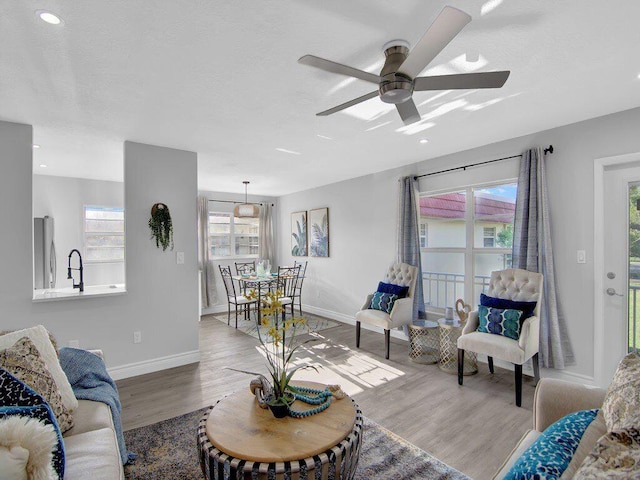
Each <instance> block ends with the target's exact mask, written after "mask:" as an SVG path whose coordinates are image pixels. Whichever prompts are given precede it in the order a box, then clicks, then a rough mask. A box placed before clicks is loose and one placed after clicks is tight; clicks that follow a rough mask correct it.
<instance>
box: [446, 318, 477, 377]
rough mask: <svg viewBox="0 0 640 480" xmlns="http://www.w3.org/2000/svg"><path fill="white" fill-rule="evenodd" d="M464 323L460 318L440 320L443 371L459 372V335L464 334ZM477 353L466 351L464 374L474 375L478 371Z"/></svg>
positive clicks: (453, 373)
mask: <svg viewBox="0 0 640 480" xmlns="http://www.w3.org/2000/svg"><path fill="white" fill-rule="evenodd" d="M463 327H464V325H462V324H461V323H460V322H459V321H458V320H446V319H445V318H441V319H440V320H438V330H439V331H440V361H439V362H438V367H439V368H440V370H442V371H443V372H447V373H451V374H452V375H457V374H458V337H460V335H462V328H463ZM476 358H477V355H476V354H475V353H473V352H468V351H467V352H465V356H464V367H463V374H464V375H474V374H476V373H478V363H477V362H476Z"/></svg>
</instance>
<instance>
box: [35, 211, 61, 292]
mask: <svg viewBox="0 0 640 480" xmlns="http://www.w3.org/2000/svg"><path fill="white" fill-rule="evenodd" d="M33 236H34V239H33V265H34V280H35V283H34V288H36V289H40V288H55V286H56V246H55V243H54V241H53V240H54V236H53V218H51V217H48V216H47V217H44V218H37V217H36V218H34V219H33Z"/></svg>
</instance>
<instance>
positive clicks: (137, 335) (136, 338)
mask: <svg viewBox="0 0 640 480" xmlns="http://www.w3.org/2000/svg"><path fill="white" fill-rule="evenodd" d="M133 343H142V332H133Z"/></svg>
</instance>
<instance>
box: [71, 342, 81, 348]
mask: <svg viewBox="0 0 640 480" xmlns="http://www.w3.org/2000/svg"><path fill="white" fill-rule="evenodd" d="M69 347H71V348H80V340H69Z"/></svg>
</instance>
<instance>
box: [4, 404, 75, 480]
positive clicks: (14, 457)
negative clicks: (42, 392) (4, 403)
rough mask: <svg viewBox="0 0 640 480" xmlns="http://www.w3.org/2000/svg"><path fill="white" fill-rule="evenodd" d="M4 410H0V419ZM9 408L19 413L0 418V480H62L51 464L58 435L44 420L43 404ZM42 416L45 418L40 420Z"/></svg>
mask: <svg viewBox="0 0 640 480" xmlns="http://www.w3.org/2000/svg"><path fill="white" fill-rule="evenodd" d="M6 408H7V407H4V408H0V416H2V415H3V412H2V410H3V409H6ZM10 408H14V409H15V410H19V412H15V413H14V414H13V415H5V416H4V417H1V418H0V465H2V469H1V472H2V473H1V475H0V478H3V479H5V478H6V479H12V480H13V479H20V480H22V479H24V480H27V479H50V478H58V479H60V480H62V476H60V475H58V473H57V472H56V471H55V469H54V465H53V452H54V451H55V450H56V449H57V447H58V434H57V432H56V429H55V427H54V425H53V423H52V422H51V421H49V420H48V419H47V418H46V408H45V407H44V405H41V406H39V407H10ZM43 415H44V418H45V419H44V420H40V418H41V417H43ZM3 457H4V458H3Z"/></svg>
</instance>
